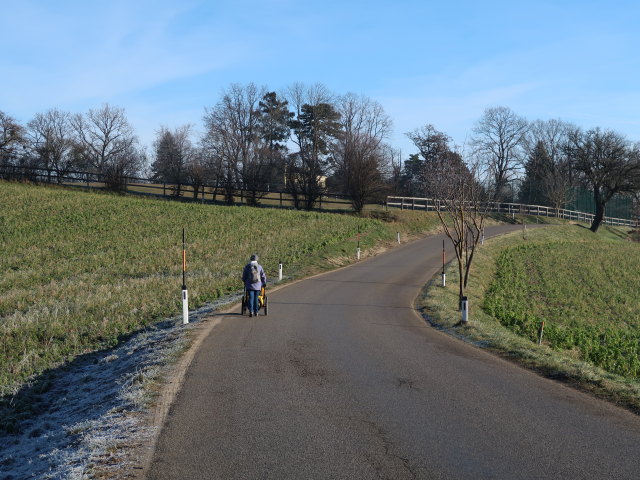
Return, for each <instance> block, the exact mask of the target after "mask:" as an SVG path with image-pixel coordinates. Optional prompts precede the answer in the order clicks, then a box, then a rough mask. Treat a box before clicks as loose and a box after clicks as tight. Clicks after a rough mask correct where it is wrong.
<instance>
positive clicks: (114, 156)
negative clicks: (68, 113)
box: [71, 104, 142, 185]
mask: <svg viewBox="0 0 640 480" xmlns="http://www.w3.org/2000/svg"><path fill="white" fill-rule="evenodd" d="M71 124H72V127H73V129H74V131H75V134H76V137H77V142H78V146H79V148H80V149H81V152H82V158H83V160H84V162H85V168H88V169H90V170H92V171H93V172H94V173H99V174H102V175H105V176H106V177H107V179H108V183H115V184H116V185H118V182H120V181H122V180H124V178H125V177H126V176H133V175H136V174H137V172H138V171H139V168H140V166H141V161H142V157H141V155H140V152H139V151H138V149H137V143H138V140H137V138H136V136H135V134H134V131H133V128H132V127H131V125H130V124H129V121H128V120H127V118H126V116H125V112H124V109H122V108H117V107H112V106H110V105H109V104H104V105H103V106H102V107H101V108H100V109H98V110H93V109H90V110H89V111H88V112H87V113H86V114H85V115H82V114H76V115H74V116H73V117H72V118H71Z"/></svg>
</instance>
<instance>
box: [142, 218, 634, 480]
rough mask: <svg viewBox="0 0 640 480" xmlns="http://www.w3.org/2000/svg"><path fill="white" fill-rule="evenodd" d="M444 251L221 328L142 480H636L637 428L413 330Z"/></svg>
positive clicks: (307, 292) (389, 258)
mask: <svg viewBox="0 0 640 480" xmlns="http://www.w3.org/2000/svg"><path fill="white" fill-rule="evenodd" d="M509 228H513V227H494V228H493V229H492V231H489V233H494V234H495V233H500V232H502V231H505V230H507V229H509ZM442 238H443V237H440V236H435V237H427V238H425V239H422V240H419V241H415V242H412V243H410V244H406V245H404V246H401V247H398V248H396V249H394V250H392V251H390V252H388V253H385V254H383V255H380V256H377V257H374V258H371V259H368V260H366V261H362V262H360V263H358V264H356V265H354V266H352V267H349V268H344V269H341V270H337V271H334V272H331V273H327V274H323V275H320V276H316V277H313V278H310V279H307V280H304V281H301V282H298V283H295V284H292V285H290V286H287V287H285V288H282V289H280V290H277V291H273V292H272V293H271V294H270V296H269V316H268V317H262V316H261V317H258V318H249V317H247V316H244V317H242V316H240V315H235V314H228V315H225V316H224V317H223V318H222V321H221V322H220V324H219V325H217V326H216V327H215V328H214V329H213V330H212V331H211V333H210V334H209V335H208V337H207V338H206V339H204V341H203V343H202V345H201V346H200V348H199V350H198V352H197V354H196V356H195V358H194V359H193V361H192V363H191V365H190V367H189V369H188V371H187V372H186V375H185V379H184V384H183V387H182V389H181V391H180V392H179V394H178V395H177V397H176V399H175V402H174V404H173V405H172V407H171V409H170V411H169V414H168V417H167V420H166V422H165V424H164V426H163V429H162V431H161V433H160V436H159V438H158V441H157V445H156V449H155V452H154V455H153V459H152V463H151V465H150V467H149V471H148V475H147V478H149V479H150V480H156V479H157V480H159V479H191V480H193V479H379V478H383V479H466V478H469V479H480V478H482V479H485V478H492V479H494V478H495V479H527V478H531V479H534V478H535V479H539V478H553V479H598V480H601V479H607V478H611V479H638V478H640V473H639V472H640V456H639V455H640V419H639V418H638V417H636V416H635V415H633V414H631V413H629V412H626V411H624V410H622V409H619V408H616V407H614V406H612V405H610V404H607V403H605V402H601V401H599V400H596V399H593V398H591V397H589V396H587V395H584V394H581V393H579V392H576V391H574V390H572V389H570V388H568V387H565V386H563V385H561V384H558V383H556V382H553V381H551V380H548V379H544V378H540V377H538V376H536V375H535V374H533V373H531V372H529V371H527V370H524V369H522V368H519V367H517V366H514V365H512V364H510V363H508V362H506V361H504V360H501V359H499V358H497V357H495V356H493V355H491V354H489V353H487V352H484V351H482V350H480V349H477V348H474V347H472V346H469V345H466V344H464V343H462V342H460V341H458V340H456V339H453V338H451V337H449V336H447V335H445V334H443V333H441V332H438V331H436V330H435V329H433V328H431V327H429V326H428V325H427V324H425V322H424V321H423V320H422V319H421V318H420V316H419V315H417V314H416V311H415V310H414V309H413V307H412V303H413V301H414V299H415V297H416V295H417V294H418V292H419V290H420V289H421V287H422V286H423V285H424V284H425V283H426V282H427V280H428V279H429V278H431V277H432V276H433V275H434V274H435V273H437V272H438V269H439V266H440V261H441V260H440V259H441V248H442Z"/></svg>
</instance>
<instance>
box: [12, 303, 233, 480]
mask: <svg viewBox="0 0 640 480" xmlns="http://www.w3.org/2000/svg"><path fill="white" fill-rule="evenodd" d="M227 300H229V299H227ZM215 307H216V306H215V305H214V306H212V305H209V306H208V307H205V308H202V309H200V310H198V311H197V312H195V313H193V314H192V315H191V319H192V320H191V321H192V322H193V321H196V320H198V319H199V318H201V317H202V316H204V315H207V314H210V313H211V312H212V311H213V310H214V309H215ZM185 331H186V329H185V328H184V327H183V326H182V319H181V318H174V319H170V320H167V321H164V322H160V323H158V324H156V325H154V326H152V327H149V328H147V329H145V330H143V331H141V332H138V333H136V334H135V335H133V336H132V337H131V338H130V339H129V340H128V341H126V342H124V343H122V344H121V345H119V346H118V347H117V348H114V349H112V350H109V351H104V352H98V353H92V354H87V355H83V356H81V357H78V358H76V359H75V360H74V361H73V362H71V363H70V364H68V365H65V366H63V367H61V368H58V369H57V370H56V371H54V372H49V373H48V374H47V375H46V378H45V376H43V377H42V378H40V379H36V380H35V381H34V383H33V384H32V385H30V386H27V387H25V388H23V389H22V390H21V391H20V392H17V393H16V394H15V395H14V396H13V397H12V398H9V399H3V400H4V401H5V402H4V403H5V405H6V404H8V405H9V407H8V408H7V407H5V408H3V409H2V411H0V415H2V416H4V417H5V418H2V419H1V420H2V424H3V425H4V426H5V430H0V445H2V449H1V450H0V480H10V479H11V480H16V479H23V478H24V479H26V478H38V479H86V478H92V477H94V476H95V474H96V472H100V476H101V478H102V477H103V476H104V475H105V472H109V471H112V473H113V472H116V473H114V474H113V478H125V477H126V474H125V472H127V471H130V470H131V469H132V468H133V467H134V465H131V464H127V462H132V460H131V459H128V457H127V455H126V452H127V449H128V448H129V447H132V446H135V445H140V444H144V443H145V442H148V441H149V439H150V438H151V437H152V435H153V431H152V429H151V428H149V427H147V426H145V423H144V421H143V420H144V408H145V407H146V406H147V402H148V400H149V394H148V390H146V389H145V385H148V384H149V382H150V381H153V380H154V379H156V378H158V376H159V375H160V374H161V373H162V369H163V367H164V366H165V365H166V364H167V359H169V358H170V357H171V356H172V355H174V354H175V352H177V351H179V350H181V349H182V348H183V347H184V345H185V342H186V341H187V338H186V336H185V335H184V332H185ZM16 412H17V413H16ZM9 417H12V419H11V418H9ZM7 426H10V428H7Z"/></svg>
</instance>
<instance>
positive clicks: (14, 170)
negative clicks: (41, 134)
mask: <svg viewBox="0 0 640 480" xmlns="http://www.w3.org/2000/svg"><path fill="white" fill-rule="evenodd" d="M0 178H4V179H7V180H18V181H20V180H25V181H30V182H35V183H50V184H57V185H64V186H68V187H81V188H90V189H100V190H105V189H108V188H109V184H108V179H107V177H106V176H105V175H104V174H99V173H91V172H83V171H67V172H65V173H64V174H58V173H57V172H56V171H55V170H49V169H44V168H34V167H26V166H15V165H0ZM118 190H119V191H123V192H126V193H133V194H137V195H147V196H155V197H164V198H169V199H174V200H182V201H197V202H200V203H214V204H224V203H226V202H225V189H224V188H223V187H221V186H215V185H201V186H198V187H194V186H193V185H191V184H180V185H178V184H173V183H158V182H157V181H155V180H152V179H147V178H140V177H121V178H119V179H118ZM178 192H179V193H178ZM253 193H255V194H256V196H257V198H258V201H259V204H260V205H261V206H270V207H282V208H292V207H294V199H293V197H292V195H291V194H290V193H288V192H287V191H286V190H285V187H284V185H273V186H272V187H271V188H269V190H267V191H256V192H252V191H250V190H247V189H243V188H241V187H240V188H237V189H235V190H234V191H233V200H234V203H235V204H246V203H247V201H248V199H249V198H250V197H251V195H252V194H253ZM316 208H317V209H329V210H330V209H333V210H352V206H351V200H350V198H349V197H348V196H346V195H342V194H324V195H321V196H320V197H319V198H318V201H317V202H316Z"/></svg>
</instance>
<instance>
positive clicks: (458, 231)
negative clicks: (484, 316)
mask: <svg viewBox="0 0 640 480" xmlns="http://www.w3.org/2000/svg"><path fill="white" fill-rule="evenodd" d="M450 166H451V164H449V167H448V168H444V169H443V170H442V171H441V174H440V180H439V182H438V183H437V186H436V187H435V188H436V194H437V198H438V201H437V203H436V212H437V213H438V218H439V219H440V223H441V224H442V227H443V229H444V232H445V234H446V235H447V237H449V239H450V240H451V242H452V243H453V247H454V251H455V254H456V260H457V263H458V274H459V282H458V296H459V300H460V302H462V297H463V296H464V291H465V289H466V288H467V285H468V282H469V273H470V271H471V265H472V263H473V258H474V254H475V252H476V248H477V246H478V243H479V242H480V240H481V238H482V235H483V232H484V226H485V221H486V218H487V215H488V213H489V205H490V202H489V200H490V198H489V195H488V194H487V190H486V189H485V188H484V187H483V186H482V181H481V179H480V172H481V169H480V168H479V165H477V164H476V165H472V166H471V168H469V167H467V166H465V167H464V168H451V167H450Z"/></svg>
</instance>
